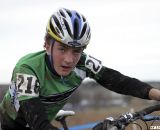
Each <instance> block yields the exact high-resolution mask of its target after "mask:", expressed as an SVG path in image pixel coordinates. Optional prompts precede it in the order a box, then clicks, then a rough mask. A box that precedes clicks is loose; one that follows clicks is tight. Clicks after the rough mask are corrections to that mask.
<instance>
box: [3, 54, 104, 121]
mask: <svg viewBox="0 0 160 130" xmlns="http://www.w3.org/2000/svg"><path fill="white" fill-rule="evenodd" d="M102 71H103V66H102V65H101V62H100V61H99V60H97V59H95V58H93V57H91V56H88V55H86V54H85V53H83V54H82V56H81V58H80V60H79V62H78V64H77V65H76V67H75V68H74V70H73V71H72V72H71V73H70V74H69V75H68V76H65V77H61V76H58V75H56V74H54V73H53V72H52V71H51V69H50V65H49V64H48V63H47V54H46V52H45V51H40V52H36V53H32V54H28V55H26V56H24V57H22V58H21V59H20V60H19V62H18V63H17V64H16V66H15V68H14V71H13V74H12V84H11V85H10V87H9V90H8V92H7V93H6V95H5V97H4V100H3V101H2V103H1V109H2V111H3V113H6V114H7V115H8V116H9V117H10V118H12V119H13V120H15V119H16V117H17V113H18V110H19V107H20V105H19V102H20V101H23V100H28V99H31V98H36V97H39V98H40V100H41V102H42V103H43V105H44V106H45V113H46V114H47V116H48V120H50V121H51V120H52V119H54V117H55V115H56V114H57V112H58V111H59V110H60V109H62V107H63V106H64V105H65V103H66V101H67V99H68V98H69V97H70V95H71V94H72V93H73V92H74V91H75V90H76V89H77V88H78V86H80V84H81V82H82V80H83V79H84V78H86V77H91V78H93V79H95V80H97V79H98V78H99V77H100V75H101V73H102ZM28 109H29V106H28ZM35 109H36V108H35Z"/></svg>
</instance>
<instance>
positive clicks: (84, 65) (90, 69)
mask: <svg viewBox="0 0 160 130" xmlns="http://www.w3.org/2000/svg"><path fill="white" fill-rule="evenodd" d="M78 68H81V69H82V70H84V71H85V72H86V77H89V78H92V79H95V80H98V79H99V78H100V77H101V74H102V72H103V65H102V62H101V61H100V60H98V59H96V58H94V57H93V56H90V55H87V54H86V53H83V54H82V56H81V59H80V61H79V63H78Z"/></svg>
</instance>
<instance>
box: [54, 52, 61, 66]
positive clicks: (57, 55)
mask: <svg viewBox="0 0 160 130" xmlns="http://www.w3.org/2000/svg"><path fill="white" fill-rule="evenodd" d="M52 57H53V63H54V64H59V63H60V62H61V61H62V56H61V55H60V54H59V53H58V52H56V51H55V52H54V53H53V54H52Z"/></svg>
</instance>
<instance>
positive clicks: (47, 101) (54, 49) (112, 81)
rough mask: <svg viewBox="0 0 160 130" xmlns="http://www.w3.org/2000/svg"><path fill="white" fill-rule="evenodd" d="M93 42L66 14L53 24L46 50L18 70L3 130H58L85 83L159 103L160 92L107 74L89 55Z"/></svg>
mask: <svg viewBox="0 0 160 130" xmlns="http://www.w3.org/2000/svg"><path fill="white" fill-rule="evenodd" d="M90 37H91V31H90V26H89V24H88V22H87V20H86V18H85V17H84V16H83V15H82V14H80V13H78V12H77V11H73V10H69V9H65V8H61V9H59V10H57V11H56V12H55V13H54V14H53V15H52V16H51V17H50V19H49V22H48V24H47V27H46V34H45V43H44V48H45V50H43V51H39V52H35V53H31V54H28V55H26V56H24V57H22V58H21V59H20V60H19V61H18V63H17V64H16V66H15V68H14V70H13V74H12V82H11V85H10V86H9V90H8V91H7V92H6V94H5V96H4V99H3V101H2V103H1V118H2V119H1V127H2V130H19V129H20V130H30V129H31V130H58V128H57V127H55V126H53V125H52V124H51V123H50V122H51V121H52V120H53V119H54V118H55V115H56V113H57V112H58V111H59V110H60V109H62V107H63V106H64V104H65V103H66V102H67V99H68V98H69V97H70V95H71V94H72V93H73V92H74V91H75V90H76V89H77V88H78V86H80V84H81V82H82V80H83V79H84V78H86V77H90V78H93V79H95V80H96V81H97V82H98V83H99V84H101V85H102V86H104V87H105V88H107V89H110V90H112V91H115V92H117V93H120V94H126V95H132V96H135V97H139V98H143V99H154V100H159V99H160V91H159V90H157V89H154V88H153V87H151V86H150V85H148V84H146V83H144V82H141V81H139V80H137V79H135V78H130V77H128V76H125V75H123V74H121V73H120V72H118V71H116V70H113V69H110V68H107V67H105V66H103V65H102V63H101V61H99V60H97V59H95V58H93V57H91V56H89V55H87V54H85V53H84V52H83V50H84V49H85V48H86V47H87V45H88V43H89V41H90Z"/></svg>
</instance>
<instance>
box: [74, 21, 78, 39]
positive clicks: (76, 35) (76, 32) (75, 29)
mask: <svg viewBox="0 0 160 130" xmlns="http://www.w3.org/2000/svg"><path fill="white" fill-rule="evenodd" d="M78 32H79V25H78V20H77V19H75V21H74V39H78Z"/></svg>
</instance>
